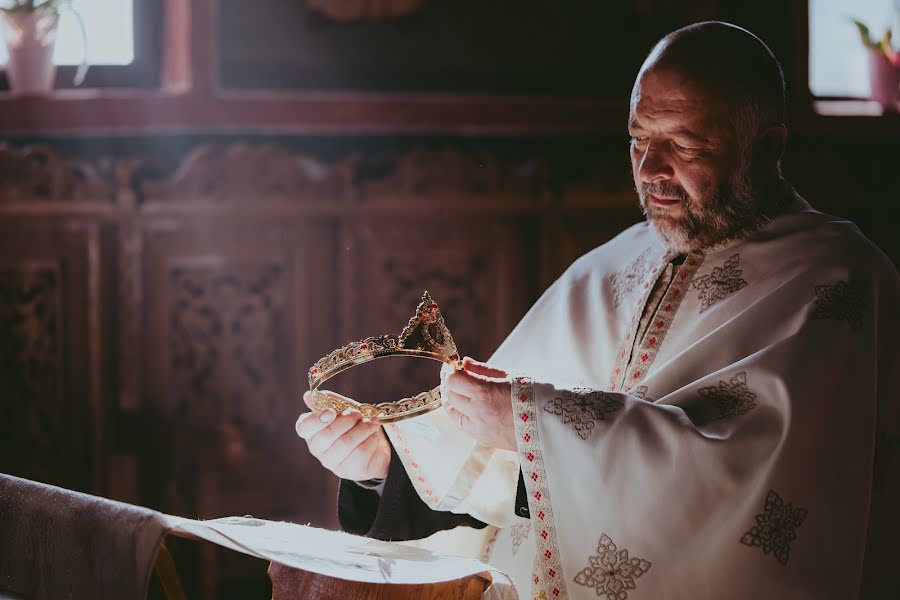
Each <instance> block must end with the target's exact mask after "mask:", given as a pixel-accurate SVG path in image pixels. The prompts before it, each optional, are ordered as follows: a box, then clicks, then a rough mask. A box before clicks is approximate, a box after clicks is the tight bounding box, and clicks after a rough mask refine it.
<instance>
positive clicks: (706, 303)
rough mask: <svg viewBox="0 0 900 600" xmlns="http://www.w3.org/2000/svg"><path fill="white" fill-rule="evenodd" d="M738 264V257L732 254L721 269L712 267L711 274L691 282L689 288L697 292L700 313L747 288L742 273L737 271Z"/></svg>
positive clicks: (739, 260)
mask: <svg viewBox="0 0 900 600" xmlns="http://www.w3.org/2000/svg"><path fill="white" fill-rule="evenodd" d="M740 262H741V257H740V255H739V254H733V255H732V256H731V258H729V259H728V260H726V261H725V264H723V265H722V266H721V267H713V270H712V273H707V274H706V275H704V276H702V277H698V278H697V279H695V280H694V281H693V282H691V287H693V288H694V289H695V290H697V291H698V292H699V294H698V297H699V298H700V312H701V313H702V312H704V311H705V310H706V309H708V308H709V307H710V306H712V305H713V304H715V303H716V302H718V301H719V300H722V299H723V298H725V297H726V296H729V295H730V294H733V293H734V292H736V291H738V290H740V289H743V288H745V287H747V281H746V280H744V279H743V278H742V277H741V274H742V273H743V272H744V271H743V270H742V269H738V265H739V264H740Z"/></svg>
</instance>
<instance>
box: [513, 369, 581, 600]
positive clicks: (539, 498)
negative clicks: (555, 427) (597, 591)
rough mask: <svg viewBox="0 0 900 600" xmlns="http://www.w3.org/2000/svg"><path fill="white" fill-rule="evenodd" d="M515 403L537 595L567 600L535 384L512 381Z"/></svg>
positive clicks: (535, 592)
mask: <svg viewBox="0 0 900 600" xmlns="http://www.w3.org/2000/svg"><path fill="white" fill-rule="evenodd" d="M512 402H513V412H514V414H515V419H513V420H514V421H515V424H516V437H517V438H518V444H519V464H520V465H521V468H522V476H523V478H524V480H525V489H526V490H527V491H528V509H529V512H530V513H531V526H532V527H534V532H535V534H536V535H537V537H536V538H535V543H536V545H537V552H536V555H535V560H536V561H537V563H538V564H536V565H535V574H534V577H533V579H532V583H533V584H534V585H533V587H532V589H533V590H534V595H535V596H538V595H539V592H541V591H543V592H544V593H545V595H546V597H548V598H553V599H559V600H564V599H565V598H567V597H568V595H567V593H566V584H565V583H564V581H563V579H562V561H561V560H560V555H559V544H558V543H557V538H556V525H555V522H556V521H555V520H554V518H553V509H552V508H551V506H550V488H549V487H548V486H547V476H546V472H545V471H544V458H543V454H542V452H541V445H540V442H539V440H538V429H537V424H536V421H537V413H536V410H535V408H536V407H535V401H534V381H532V380H531V379H529V378H527V377H514V378H513V379H512Z"/></svg>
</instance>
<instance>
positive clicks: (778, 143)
mask: <svg viewBox="0 0 900 600" xmlns="http://www.w3.org/2000/svg"><path fill="white" fill-rule="evenodd" d="M787 136H788V131H787V126H786V125H785V124H784V123H774V124H772V125H769V126H768V127H766V128H765V129H763V130H762V131H761V132H760V134H759V136H758V137H757V138H756V150H755V154H756V156H757V158H758V159H760V160H761V161H762V163H761V164H771V165H777V164H778V163H779V162H780V161H781V159H782V157H783V156H784V150H785V148H786V147H787Z"/></svg>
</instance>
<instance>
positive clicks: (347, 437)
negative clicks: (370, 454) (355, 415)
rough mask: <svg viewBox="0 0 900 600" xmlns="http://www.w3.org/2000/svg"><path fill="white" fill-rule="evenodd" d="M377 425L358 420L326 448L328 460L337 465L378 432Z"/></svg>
mask: <svg viewBox="0 0 900 600" xmlns="http://www.w3.org/2000/svg"><path fill="white" fill-rule="evenodd" d="M378 430H379V427H378V426H373V425H371V424H369V423H363V422H362V421H359V422H357V423H356V425H354V426H353V427H352V428H350V430H349V431H347V432H346V433H345V434H344V435H342V436H340V437H339V438H337V439H336V440H335V441H334V443H333V444H331V447H330V448H328V451H327V452H326V455H327V457H328V462H329V463H330V464H333V465H339V464H341V463H342V462H344V460H345V459H347V458H348V457H350V456H351V455H352V454H354V452H355V451H357V450H359V449H361V447H360V445H361V444H362V443H363V442H365V441H366V440H367V439H369V438H370V437H371V436H373V435H377V434H378V433H379V432H378Z"/></svg>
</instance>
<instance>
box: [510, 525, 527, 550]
mask: <svg viewBox="0 0 900 600" xmlns="http://www.w3.org/2000/svg"><path fill="white" fill-rule="evenodd" d="M529 533H531V523H522V524H521V525H513V526H512V528H511V530H510V535H511V536H512V553H513V556H515V555H516V553H517V552H518V551H519V546H521V545H522V542H524V541H525V540H527V539H528V534H529Z"/></svg>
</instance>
